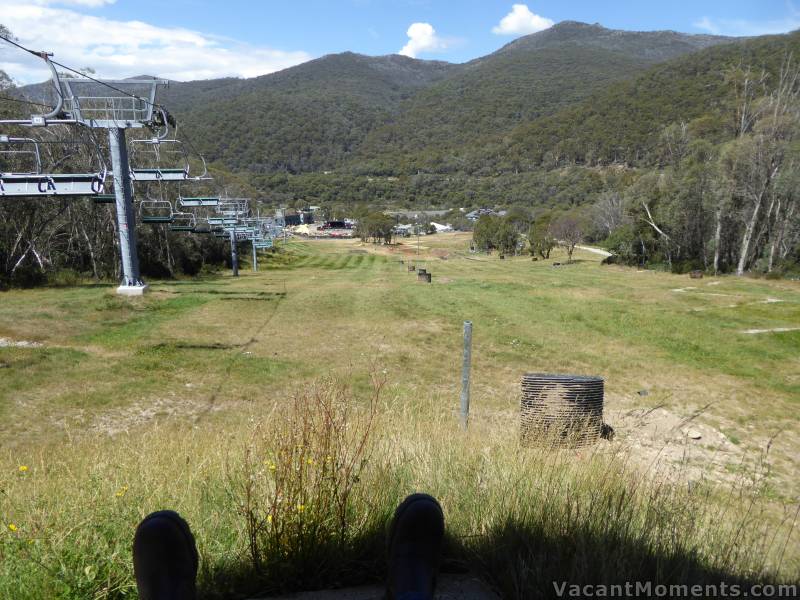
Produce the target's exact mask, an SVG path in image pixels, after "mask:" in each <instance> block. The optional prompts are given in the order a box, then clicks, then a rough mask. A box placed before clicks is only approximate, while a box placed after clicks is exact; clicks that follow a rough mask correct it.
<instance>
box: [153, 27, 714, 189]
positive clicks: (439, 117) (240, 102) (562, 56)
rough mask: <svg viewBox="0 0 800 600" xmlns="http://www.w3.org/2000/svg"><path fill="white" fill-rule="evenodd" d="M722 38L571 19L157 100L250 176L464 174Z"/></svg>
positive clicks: (181, 88) (324, 62)
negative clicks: (468, 53)
mask: <svg viewBox="0 0 800 600" xmlns="http://www.w3.org/2000/svg"><path fill="white" fill-rule="evenodd" d="M724 41H727V39H726V38H722V37H715V36H692V35H686V34H679V33H675V32H625V31H615V30H609V29H605V28H603V27H600V26H598V25H586V24H583V23H575V22H564V23H560V24H558V25H556V26H554V27H552V28H551V29H549V30H546V31H544V32H540V33H536V34H532V35H529V36H526V37H523V38H520V39H519V40H516V41H514V42H512V43H510V44H508V45H506V46H505V47H503V48H501V49H500V50H498V51H497V52H495V53H493V54H491V55H489V56H486V57H483V58H480V59H477V60H475V61H472V62H470V63H467V64H465V65H452V64H449V63H444V62H436V61H421V60H415V59H411V58H406V57H402V56H397V55H393V56H382V57H367V56H362V55H358V54H353V53H344V54H336V55H330V56H325V57H323V58H320V59H317V60H314V61H310V62H308V63H305V64H302V65H299V66H297V67H293V68H290V69H286V70H284V71H281V72H279V73H274V74H271V75H266V76H263V77H258V78H255V79H249V80H217V81H206V82H190V83H177V84H173V85H171V86H170V88H169V89H168V90H167V91H166V92H165V93H164V94H163V95H162V99H163V101H164V103H165V104H167V105H168V106H169V107H170V109H171V110H172V111H173V112H174V113H175V114H176V115H177V116H178V118H179V119H180V120H182V121H183V122H184V123H185V124H186V129H187V131H192V132H194V134H193V135H194V137H195V138H196V140H197V142H198V145H199V146H200V147H201V148H202V149H203V151H204V152H205V153H206V154H207V155H208V157H209V158H210V159H211V160H215V161H220V162H221V163H222V164H224V165H225V167H226V168H229V169H232V170H246V171H249V172H255V173H270V172H288V173H303V172H311V171H320V170H332V169H338V168H343V167H345V168H347V169H348V170H351V171H354V172H369V173H376V174H380V173H394V172H397V171H406V172H414V171H415V170H416V169H417V168H418V167H421V168H425V169H426V170H437V171H442V172H445V171H458V170H461V169H460V162H459V160H460V159H459V157H460V156H462V155H463V154H464V152H465V151H466V150H468V147H469V146H470V145H472V144H475V143H477V142H479V141H482V140H484V139H487V138H489V137H496V136H497V135H499V134H502V133H506V132H510V131H511V130H512V129H514V128H515V127H517V126H519V125H520V124H522V123H526V122H529V121H531V120H534V119H537V118H539V117H541V116H544V115H548V114H551V113H553V112H554V111H557V110H558V109H560V108H563V107H565V106H569V105H572V104H574V103H575V102H578V101H580V100H582V99H584V98H586V97H587V96H589V95H590V94H592V93H594V92H597V91H598V90H600V89H603V88H604V87H606V86H607V85H608V84H609V83H612V82H615V81H619V80H622V79H624V78H628V77H631V76H632V75H634V74H636V73H640V72H643V71H644V70H645V69H647V68H648V67H649V66H651V65H653V64H654V63H657V62H659V61H663V60H667V59H670V58H673V57H675V56H680V55H682V54H686V53H689V52H692V51H695V50H698V49H702V48H704V47H707V46H710V45H714V44H718V43H721V42H724Z"/></svg>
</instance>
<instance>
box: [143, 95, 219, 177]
mask: <svg viewBox="0 0 800 600" xmlns="http://www.w3.org/2000/svg"><path fill="white" fill-rule="evenodd" d="M162 112H163V111H162ZM164 119H168V117H166V116H164ZM168 131H169V129H167V128H165V129H164V130H163V132H162V133H161V134H160V135H158V136H156V137H152V138H149V139H134V140H131V143H130V144H131V163H132V164H133V165H135V166H132V167H131V177H132V179H133V180H134V181H199V180H202V179H209V177H208V168H207V166H206V160H205V158H203V157H202V156H200V155H198V158H199V159H200V162H201V164H202V169H203V172H202V173H201V174H200V175H197V176H190V175H189V172H190V170H191V164H190V160H189V152H188V151H187V149H186V145H185V144H184V143H183V142H182V141H180V140H179V139H177V138H174V137H173V138H167V137H166V135H167V133H168Z"/></svg>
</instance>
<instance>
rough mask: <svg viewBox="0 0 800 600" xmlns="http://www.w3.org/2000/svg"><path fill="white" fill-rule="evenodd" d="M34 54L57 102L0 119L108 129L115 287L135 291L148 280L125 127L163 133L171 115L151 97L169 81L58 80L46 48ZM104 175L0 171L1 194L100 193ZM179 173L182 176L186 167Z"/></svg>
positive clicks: (141, 290)
mask: <svg viewBox="0 0 800 600" xmlns="http://www.w3.org/2000/svg"><path fill="white" fill-rule="evenodd" d="M33 54H35V55H36V56H38V57H39V58H41V59H43V60H44V61H45V63H46V64H47V66H48V67H49V68H50V72H51V73H52V83H53V87H54V90H55V98H56V105H55V107H54V108H53V110H51V111H50V112H48V113H46V114H40V115H32V116H31V117H30V119H13V120H3V121H0V124H8V125H21V126H28V127H47V126H48V125H78V126H84V127H88V128H91V129H106V130H108V144H109V148H110V154H111V169H112V173H113V181H114V197H115V203H116V209H117V230H118V233H119V247H120V255H121V259H122V282H121V285H120V286H119V287H118V288H117V293H119V294H124V295H129V296H139V295H141V294H143V293H144V291H145V289H147V286H146V285H145V284H144V282H143V281H142V278H141V274H140V271H139V257H138V254H137V251H136V219H135V215H134V210H133V186H132V184H131V167H130V161H129V159H128V147H127V144H126V139H125V138H126V130H127V129H141V128H145V127H146V128H149V129H151V130H153V131H155V132H159V133H157V134H156V135H157V137H155V138H153V142H154V143H156V142H157V140H158V139H160V138H163V137H165V136H166V135H167V132H168V130H169V123H168V121H169V120H170V118H169V117H168V115H167V113H166V112H165V111H164V110H163V109H162V108H161V107H160V106H158V105H157V104H156V102H155V100H156V90H157V88H158V86H161V85H167V84H168V82H167V81H165V80H160V79H139V80H135V79H128V80H124V81H107V80H98V79H93V78H88V77H87V78H85V79H78V78H75V79H73V78H64V79H63V80H62V79H61V78H60V77H59V74H58V71H57V70H56V68H55V66H54V64H53V63H52V62H51V61H50V56H51V55H50V54H48V53H45V52H35V53H33ZM126 90H133V91H131V92H129V91H126ZM9 140H11V138H9V137H8V136H3V139H0V142H8V141H9ZM105 176H106V173H105V171H103V172H101V173H89V174H86V173H82V174H69V173H22V174H21V173H2V172H0V196H28V197H30V196H96V197H99V196H101V195H103V194H104V193H105V190H104V183H105ZM181 178H182V179H187V178H188V172H187V173H185V175H183V176H182V177H181Z"/></svg>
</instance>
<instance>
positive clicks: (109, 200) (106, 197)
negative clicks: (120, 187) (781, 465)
mask: <svg viewBox="0 0 800 600" xmlns="http://www.w3.org/2000/svg"><path fill="white" fill-rule="evenodd" d="M92 201H93V202H94V203H95V204H115V203H116V202H117V197H116V196H115V195H114V194H98V195H97V196H94V197H92Z"/></svg>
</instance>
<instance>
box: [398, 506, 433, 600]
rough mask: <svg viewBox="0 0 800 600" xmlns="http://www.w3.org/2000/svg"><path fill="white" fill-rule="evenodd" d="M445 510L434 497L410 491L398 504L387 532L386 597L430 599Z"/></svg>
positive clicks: (400, 599) (416, 599)
mask: <svg viewBox="0 0 800 600" xmlns="http://www.w3.org/2000/svg"><path fill="white" fill-rule="evenodd" d="M443 537H444V513H443V512H442V507H441V506H440V505H439V503H438V502H437V501H436V499H435V498H433V496H429V495H427V494H412V495H410V496H409V497H408V498H406V499H405V500H403V502H402V503H401V504H400V506H398V507H397V510H395V512H394V520H393V521H392V528H391V532H390V534H389V574H388V577H387V578H386V588H387V598H388V600H429V599H431V598H433V593H434V590H435V588H436V575H437V572H438V570H439V555H440V553H441V549H442V538H443Z"/></svg>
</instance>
